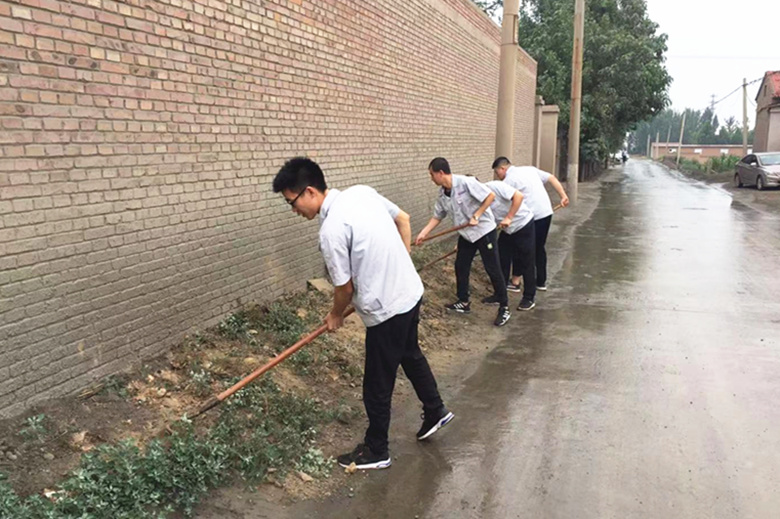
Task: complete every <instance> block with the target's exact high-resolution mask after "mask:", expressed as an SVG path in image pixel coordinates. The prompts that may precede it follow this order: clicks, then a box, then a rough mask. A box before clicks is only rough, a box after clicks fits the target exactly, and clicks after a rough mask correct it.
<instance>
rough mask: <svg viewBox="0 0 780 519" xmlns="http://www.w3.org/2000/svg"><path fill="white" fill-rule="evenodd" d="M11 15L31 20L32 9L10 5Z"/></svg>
mask: <svg viewBox="0 0 780 519" xmlns="http://www.w3.org/2000/svg"><path fill="white" fill-rule="evenodd" d="M11 16H13V17H14V18H21V19H23V20H32V19H33V18H32V11H30V10H29V9H27V8H26V7H12V8H11Z"/></svg>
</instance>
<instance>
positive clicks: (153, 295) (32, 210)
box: [0, 0, 535, 415]
mask: <svg viewBox="0 0 780 519" xmlns="http://www.w3.org/2000/svg"><path fill="white" fill-rule="evenodd" d="M498 53H499V30H498V28H497V27H496V26H495V25H494V24H493V23H492V22H491V21H490V20H489V19H488V18H486V17H485V16H484V15H483V14H482V13H481V12H480V11H478V10H477V9H476V8H475V7H474V6H473V5H472V4H471V2H470V0H404V1H403V2H399V1H397V0H378V1H369V2H366V1H365V0H360V1H345V0H317V1H309V0H274V1H261V0H242V1H224V0H199V1H194V2H193V1H189V0H128V1H123V2H114V1H111V0H72V1H70V2H64V1H58V0H18V1H14V2H12V1H8V0H0V130H1V132H0V145H2V148H1V149H2V155H0V217H1V218H2V220H1V223H0V414H4V415H10V414H13V413H16V412H18V411H20V410H22V409H24V408H25V407H27V406H29V405H31V404H33V403H34V402H35V401H37V400H41V399H44V398H50V397H54V396H58V395H63V394H67V393H70V392H73V391H75V390H77V389H79V388H81V387H83V386H85V385H86V384H88V383H89V382H91V381H92V380H94V379H96V378H98V377H101V376H104V375H106V374H109V373H112V372H116V371H118V370H121V369H123V368H126V367H129V366H131V365H133V364H135V363H137V362H139V361H141V360H142V359H144V358H148V357H150V356H153V355H155V354H158V353H161V352H163V351H164V350H165V349H166V348H167V347H169V346H171V345H172V344H174V343H175V342H176V341H178V340H180V339H181V337H182V336H183V335H184V333H186V332H187V331H191V330H193V329H196V328H201V327H204V326H207V325H210V324H213V323H214V322H216V321H217V320H218V319H220V318H222V317H224V316H225V315H226V314H227V313H229V312H230V311H232V310H234V309H236V308H237V307H238V306H239V305H240V304H243V303H247V302H251V301H263V300H268V299H270V298H273V297H276V296H279V295H280V294H281V293H282V292H284V291H288V290H292V289H299V288H302V287H303V286H304V280H305V279H307V278H310V277H314V276H318V275H321V274H322V264H321V261H320V258H319V256H318V253H317V246H316V229H317V225H316V222H307V221H304V220H302V219H301V218H298V217H294V216H293V215H292V214H291V212H290V210H289V208H288V206H287V205H286V204H284V203H283V201H282V200H281V199H280V198H279V196H277V195H273V194H272V193H271V191H270V182H271V179H272V176H273V174H274V173H275V172H276V170H277V169H278V168H279V166H281V164H282V163H283V161H284V160H285V159H287V158H289V157H291V156H293V155H298V154H308V155H310V156H312V157H313V158H315V159H316V160H318V161H319V162H320V163H321V164H322V166H323V168H324V170H325V171H326V174H327V176H328V178H329V180H330V183H331V185H332V186H335V187H340V186H348V185H350V184H355V183H365V184H370V185H373V186H375V187H376V188H377V189H378V190H379V191H380V192H382V193H384V194H385V195H387V196H389V197H390V198H391V199H393V200H394V201H396V202H397V203H398V204H399V205H401V206H402V207H403V208H404V209H406V210H407V211H409V212H410V213H411V214H412V215H413V222H414V227H415V229H419V228H420V227H421V226H422V225H423V224H424V222H425V221H426V220H427V218H428V216H429V214H430V205H431V201H432V199H433V197H434V193H435V189H434V187H433V185H432V184H431V183H430V181H429V179H428V176H427V172H426V167H427V164H428V161H429V160H430V159H431V158H432V157H434V156H436V155H444V156H446V157H448V158H449V159H451V162H452V164H453V167H454V168H455V171H456V172H459V173H468V174H475V175H479V176H480V177H481V178H483V179H488V178H490V170H489V166H490V162H491V160H492V159H493V156H492V154H493V147H494V136H495V118H496V113H495V111H496V94H497V88H498ZM518 59H519V60H520V62H521V70H520V71H519V72H518V80H519V82H520V87H519V88H518V108H517V114H518V123H517V137H518V139H517V154H518V156H530V146H531V145H530V141H529V135H532V131H533V129H532V125H533V102H532V101H533V96H534V94H535V63H534V62H533V61H531V60H529V59H528V58H527V57H525V56H524V55H522V54H521V55H520V56H519V58H518Z"/></svg>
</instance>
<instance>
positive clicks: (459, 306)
mask: <svg viewBox="0 0 780 519" xmlns="http://www.w3.org/2000/svg"><path fill="white" fill-rule="evenodd" d="M444 308H446V309H447V310H449V311H450V312H457V313H459V314H470V313H471V303H470V302H468V301H455V302H454V303H452V304H450V305H444Z"/></svg>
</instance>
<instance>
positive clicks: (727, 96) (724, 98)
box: [712, 76, 764, 107]
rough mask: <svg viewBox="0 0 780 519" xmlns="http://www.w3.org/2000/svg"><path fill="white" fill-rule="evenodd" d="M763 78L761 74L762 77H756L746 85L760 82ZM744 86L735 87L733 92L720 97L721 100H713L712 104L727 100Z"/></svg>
mask: <svg viewBox="0 0 780 519" xmlns="http://www.w3.org/2000/svg"><path fill="white" fill-rule="evenodd" d="M762 79H764V76H761V77H760V78H758V79H754V80H753V81H751V82H750V83H748V84H747V85H745V86H750V85H752V84H753V83H758V82H759V81H761V80H762ZM742 86H743V85H739V86H738V87H737V88H735V89H734V90H732V91H731V93H729V94H728V95H726V96H725V97H722V98H721V99H719V100H717V101H715V102H713V103H712V106H713V107H714V106H715V105H716V104H718V103H720V102H722V101H725V100H726V99H728V98H729V97H731V96H733V95H734V94H736V93H737V92H739V89H740V88H742Z"/></svg>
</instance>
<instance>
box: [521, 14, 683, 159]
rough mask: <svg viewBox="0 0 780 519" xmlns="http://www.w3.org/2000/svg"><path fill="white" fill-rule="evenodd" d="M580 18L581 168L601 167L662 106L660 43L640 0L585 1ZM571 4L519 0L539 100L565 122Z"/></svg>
mask: <svg viewBox="0 0 780 519" xmlns="http://www.w3.org/2000/svg"><path fill="white" fill-rule="evenodd" d="M586 5H587V8H586V15H585V46H584V62H583V63H584V64H583V82H582V94H583V97H582V120H581V127H582V134H581V146H580V148H581V150H582V156H581V157H580V160H581V161H602V160H604V159H605V158H606V157H607V156H608V155H609V154H610V153H611V152H613V151H615V150H617V149H619V148H621V147H622V145H623V143H624V141H625V138H626V134H627V133H628V131H629V130H630V129H632V128H633V127H634V126H635V125H636V124H637V123H638V122H639V121H642V120H644V119H647V118H649V117H651V116H654V115H656V114H658V113H659V112H661V111H662V110H663V109H664V107H665V106H666V105H667V104H668V97H667V94H666V91H667V88H668V86H669V84H670V83H671V78H670V76H669V74H668V73H667V71H666V68H665V66H664V61H665V58H664V53H665V52H666V39H667V38H666V35H664V34H658V25H657V24H656V23H655V22H653V21H652V20H650V19H649V18H648V16H647V8H646V4H645V1H644V0H589V1H588V2H587V4H586ZM573 17H574V1H573V0H572V1H565V2H562V1H560V0H523V1H522V7H521V10H520V24H519V25H520V27H519V43H520V45H521V46H522V47H523V48H524V49H525V50H526V51H528V52H529V53H530V54H531V56H533V57H534V58H535V59H536V61H537V63H538V68H537V81H538V93H539V94H540V95H542V96H543V97H544V99H545V102H546V103H548V104H557V105H558V106H559V107H560V108H561V116H560V125H559V134H560V135H561V137H563V140H565V137H566V130H567V128H568V122H569V108H570V107H569V105H570V91H571V57H572V35H573Z"/></svg>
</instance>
